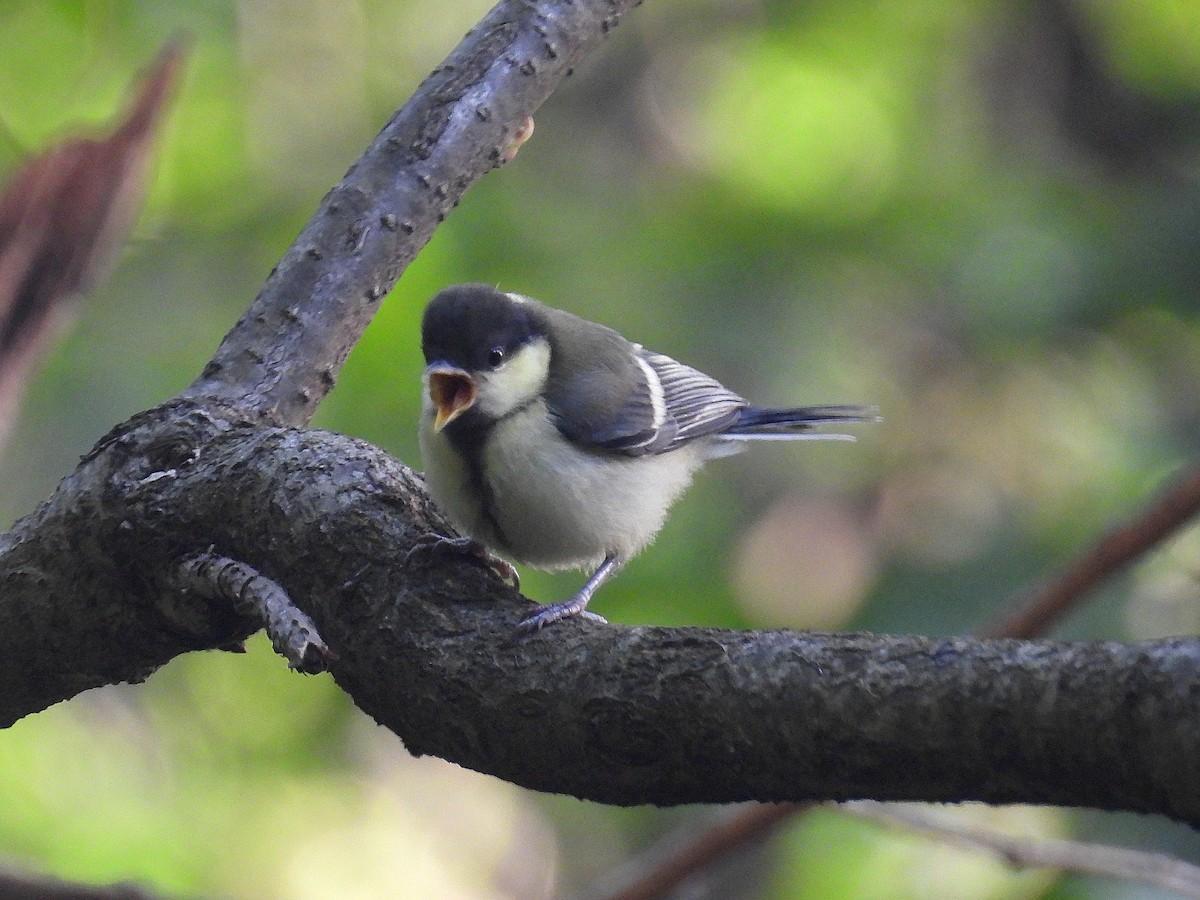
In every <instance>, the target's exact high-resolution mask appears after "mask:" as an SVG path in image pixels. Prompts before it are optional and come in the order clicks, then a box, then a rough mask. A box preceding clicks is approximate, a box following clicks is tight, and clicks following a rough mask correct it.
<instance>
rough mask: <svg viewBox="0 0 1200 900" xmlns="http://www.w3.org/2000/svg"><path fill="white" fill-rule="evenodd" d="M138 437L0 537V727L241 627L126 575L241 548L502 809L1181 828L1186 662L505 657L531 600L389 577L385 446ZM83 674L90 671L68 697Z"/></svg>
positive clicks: (1153, 647) (461, 584)
mask: <svg viewBox="0 0 1200 900" xmlns="http://www.w3.org/2000/svg"><path fill="white" fill-rule="evenodd" d="M159 415H161V416H163V417H168V418H169V421H184V422H186V423H187V427H186V428H184V429H181V430H179V431H177V432H176V433H175V439H174V440H170V441H165V440H164V434H165V433H168V432H166V431H164V428H163V425H162V423H161V422H160V421H156V416H155V415H153V414H148V415H147V416H146V417H144V419H143V420H142V421H141V422H139V423H137V424H135V426H134V427H133V428H131V429H129V430H126V431H123V432H121V433H120V434H118V435H115V436H114V437H113V438H112V439H111V440H109V441H108V442H107V443H106V444H105V445H104V446H103V447H101V448H100V449H99V450H98V451H97V452H96V453H95V454H94V455H93V456H92V457H91V458H90V459H89V461H88V462H87V463H86V464H85V465H84V466H83V467H82V468H81V469H80V471H79V472H77V473H76V474H75V475H74V476H72V479H69V480H68V482H67V483H66V484H65V486H64V489H63V490H61V491H60V492H59V493H58V494H57V495H56V496H55V497H54V498H52V499H51V501H49V502H48V503H47V504H46V505H45V506H43V508H42V509H41V510H39V512H38V514H37V515H36V516H35V517H32V518H31V519H28V520H24V521H22V522H21V523H19V525H18V527H17V528H16V529H15V530H14V532H13V533H12V534H10V535H8V536H6V538H5V540H4V542H2V543H0V563H3V564H5V565H6V566H7V567H8V570H10V571H18V572H23V573H25V574H24V576H23V577H21V578H16V579H13V580H12V581H11V582H10V583H8V584H6V585H5V603H4V604H3V605H2V606H0V630H3V631H4V633H6V634H13V633H19V632H21V631H22V628H25V629H28V630H34V631H36V632H38V633H47V634H52V635H54V638H55V641H54V642H53V643H51V644H50V645H48V646H42V647H38V648H33V647H29V646H28V645H19V646H18V647H16V648H14V650H13V651H12V652H10V653H9V654H7V655H5V656H3V657H0V683H3V684H5V685H6V686H9V687H11V688H12V690H10V691H6V692H4V693H2V694H0V721H5V722H8V721H12V719H14V718H15V717H17V716H19V715H21V714H22V713H24V712H27V711H28V710H29V707H30V704H31V702H32V701H33V698H35V697H40V699H39V700H38V703H39V704H40V706H44V705H46V704H48V703H50V702H54V701H55V700H58V699H63V698H65V697H67V696H70V695H71V694H73V693H75V692H77V691H79V690H82V689H83V688H85V687H89V686H91V685H92V684H100V683H106V682H108V681H112V680H117V679H121V678H129V677H138V676H139V675H142V674H144V673H145V672H146V671H147V670H148V669H149V668H152V667H153V666H154V665H156V664H160V663H162V662H165V661H166V660H167V659H169V658H170V657H171V656H173V655H176V654H177V653H179V652H181V651H182V650H183V649H187V648H191V647H201V646H219V645H221V644H223V643H226V642H228V641H229V640H230V639H231V638H234V637H236V636H237V635H238V634H239V633H240V632H241V631H244V630H245V629H246V628H247V624H246V623H245V622H244V620H242V619H241V618H239V617H238V616H237V615H236V613H235V611H232V610H230V611H228V612H225V611H223V610H221V609H216V610H213V609H212V605H211V604H202V605H200V606H199V607H197V608H196V609H194V610H192V611H190V613H189V614H187V615H181V614H180V613H179V612H178V611H177V610H175V608H174V607H175V606H176V604H177V603H178V602H179V597H178V592H157V591H156V589H155V588H154V587H153V585H154V584H155V583H156V579H155V578H154V577H153V571H150V572H147V568H148V567H149V568H150V569H151V570H152V569H153V568H154V567H155V566H171V565H175V563H174V560H176V559H177V558H178V556H179V551H178V549H177V548H179V547H188V546H197V545H203V546H207V545H209V544H212V545H213V546H215V548H216V550H215V552H217V553H221V552H223V548H226V547H236V548H238V551H237V552H238V555H239V557H240V558H241V559H244V560H245V561H246V563H247V564H248V565H250V566H253V567H254V568H255V569H256V570H258V571H260V572H262V573H263V575H265V576H266V577H268V578H270V579H272V580H273V581H275V582H278V584H279V585H281V586H282V588H283V589H284V590H286V591H287V592H288V594H289V595H290V596H292V597H293V598H297V599H300V598H303V604H304V609H305V611H306V612H307V613H308V614H309V615H311V617H312V619H313V621H314V622H315V623H316V625H317V627H318V628H319V629H320V633H321V635H322V636H323V637H324V639H325V641H326V642H327V644H328V646H329V647H330V648H331V649H332V651H333V652H334V653H336V654H337V657H338V662H336V663H335V664H334V665H333V666H332V672H333V673H334V675H335V677H336V678H337V680H338V683H339V684H341V685H342V687H343V688H345V689H346V691H347V692H348V693H349V694H350V695H351V696H352V697H353V698H354V700H355V702H356V703H357V704H358V705H359V707H361V708H362V709H363V710H364V711H366V712H367V713H369V714H370V715H371V716H373V717H374V718H375V719H376V720H377V721H378V722H380V723H381V724H383V725H386V726H387V727H389V728H391V729H392V730H393V731H395V732H396V733H397V734H398V735H399V736H400V737H401V738H402V739H403V740H404V742H405V744H406V746H407V747H408V748H409V749H410V750H411V751H412V752H414V753H417V754H426V753H428V754H434V755H437V756H440V757H442V758H445V759H448V760H451V761H453V762H457V763H459V764H460V765H463V766H466V767H468V768H472V769H476V770H478V771H483V772H489V773H491V774H494V775H497V776H499V777H501V778H504V779H506V780H509V781H512V782H514V783H516V784H520V785H524V786H526V787H530V788H534V789H537V790H544V791H555V792H561V793H569V794H573V795H576V796H579V797H585V798H589V799H593V800H598V801H601V802H606V803H616V804H631V803H657V804H674V803H693V802H727V801H732V800H749V799H758V800H766V801H780V800H791V801H799V800H807V799H849V798H857V797H872V798H876V799H917V798H919V799H926V800H943V801H957V800H966V799H976V800H985V801H989V802H997V803H1006V802H1032V803H1054V804H1063V805H1084V806H1093V807H1098V808H1103V809H1125V810H1137V811H1142V812H1159V813H1162V814H1164V815H1168V816H1172V817H1174V818H1177V819H1181V820H1183V821H1187V822H1192V823H1197V822H1200V753H1197V748H1198V747H1200V640H1193V639H1178V640H1163V641H1154V642H1144V643H1139V644H1120V643H1115V642H1096V643H1055V642H1032V643H1029V642H1018V641H978V640H968V639H956V640H941V641H932V640H925V639H921V638H910V637H876V636H871V635H861V634H849V635H819V634H800V633H790V632H730V631H722V630H719V629H699V628H689V629H666V628H626V627H616V626H601V625H598V624H595V623H591V622H586V621H580V622H569V623H564V624H563V625H562V626H561V627H556V628H555V629H553V630H551V631H549V632H545V633H542V634H539V635H537V636H533V637H530V638H528V639H525V640H515V639H514V630H515V627H516V625H517V623H518V622H519V621H521V620H522V619H523V618H524V617H525V616H526V615H527V614H528V612H529V603H528V601H527V600H525V599H524V598H522V597H521V596H520V595H519V594H517V593H515V592H514V591H513V590H512V589H511V588H510V587H508V586H507V585H505V584H503V583H502V582H501V581H500V580H499V579H498V578H496V577H495V576H493V575H492V574H490V573H489V572H487V571H486V570H484V569H482V568H480V567H476V566H470V565H465V566H464V565H462V564H461V563H458V562H457V561H451V562H448V563H447V562H439V561H437V560H434V561H432V562H431V564H430V565H428V566H421V567H405V564H404V563H405V560H406V557H407V554H408V551H409V549H410V548H411V547H412V546H413V544H414V542H415V541H416V540H417V539H418V537H419V536H420V535H421V534H423V533H425V532H427V531H430V530H441V529H443V528H444V527H445V523H444V522H442V521H441V520H440V518H439V517H438V516H437V514H436V512H435V511H434V510H433V509H432V508H431V507H430V506H429V505H428V501H427V500H426V498H425V495H424V494H423V493H422V491H421V485H420V482H419V479H417V478H416V477H415V476H414V475H413V474H412V473H411V472H409V471H408V470H407V469H406V468H405V467H403V466H402V465H400V464H399V463H397V462H395V461H394V460H392V459H391V458H389V457H387V456H386V455H385V454H383V453H382V452H380V451H378V450H376V449H374V448H372V447H370V446H369V445H366V444H363V443H361V442H356V441H351V440H349V439H347V438H343V437H339V436H336V435H328V434H321V433H317V432H307V433H306V432H295V431H287V430H280V429H261V428H246V427H244V426H243V425H240V424H239V423H238V422H236V421H230V420H221V419H218V418H215V417H213V416H212V415H211V413H209V412H208V411H206V410H199V409H196V410H188V409H187V408H186V407H180V408H176V409H173V410H168V411H166V412H164V413H161V414H159ZM197 446H200V447H202V448H203V449H202V452H200V453H197V452H195V448H196V447H197ZM330 460H337V464H336V465H330V464H329V461H330ZM81 515H86V517H87V520H88V527H87V530H86V533H87V534H88V535H89V536H90V540H91V541H92V542H94V546H90V547H84V548H74V552H73V553H72V554H70V556H71V558H72V559H77V558H79V557H80V556H81V555H82V553H86V554H88V555H91V554H98V555H100V556H101V557H102V558H104V559H106V560H108V564H109V567H110V571H109V572H107V573H106V575H107V578H108V579H109V580H110V582H111V583H110V584H108V585H107V590H106V589H105V587H106V586H105V584H104V583H103V580H102V579H99V578H97V577H96V573H94V572H93V573H91V574H90V575H89V576H88V578H87V579H86V580H85V581H83V582H82V583H80V584H77V585H74V586H73V582H72V581H71V578H70V576H71V575H73V574H74V573H73V572H68V573H67V576H68V577H66V578H65V579H63V578H61V577H60V576H59V575H58V574H57V573H56V574H55V575H54V577H49V576H48V575H47V573H45V572H44V571H43V570H40V569H37V568H35V565H36V561H38V560H43V559H60V558H61V557H62V552H61V550H60V549H59V544H58V542H59V541H63V540H67V539H69V537H70V536H71V535H77V534H78V533H79V530H80V525H79V522H78V521H77V519H78V517H79V516H81ZM47 545H49V546H47ZM47 550H49V551H50V552H49V553H47ZM156 561H161V562H156ZM59 565H60V566H63V567H69V566H70V565H71V559H67V560H63V561H61V562H60V563H59ZM134 573H142V577H143V579H145V578H146V577H147V576H150V578H149V580H148V581H146V582H145V584H144V587H143V589H142V591H141V592H140V594H139V595H138V596H137V597H136V598H135V601H134V602H132V603H131V602H129V600H128V598H127V596H126V595H125V594H124V593H117V591H118V590H124V589H127V587H128V585H129V584H130V583H131V581H130V578H131V576H132V575H133V574H134ZM38 574H40V575H41V576H42V578H41V580H39V578H38V577H37V575H38ZM75 590H87V591H88V592H89V593H88V596H87V603H88V604H89V606H90V607H91V611H92V621H91V625H90V628H89V630H87V631H86V632H85V631H77V630H76V629H75V628H73V627H71V626H72V624H73V623H72V622H71V620H70V617H71V616H72V615H75V616H79V615H81V613H79V612H78V609H79V601H78V599H77V598H76V597H75V595H74V591H75ZM205 616H207V618H205ZM44 620H46V621H49V622H53V623H56V624H58V625H59V627H57V628H47V627H46V625H45V624H44ZM197 623H198V624H197ZM31 626H33V627H32V628H31ZM72 639H74V641H75V643H72V642H71V641H72ZM80 660H82V662H83V663H84V665H85V666H86V668H82V671H83V672H87V671H91V670H92V669H93V668H94V669H95V670H96V671H95V672H94V674H93V675H92V676H91V680H90V683H89V682H84V681H82V680H81V678H82V676H81V674H80V673H81V666H80ZM102 661H106V662H107V664H108V665H109V666H111V667H113V668H109V669H107V670H102V669H101V668H100V666H101V662H102Z"/></svg>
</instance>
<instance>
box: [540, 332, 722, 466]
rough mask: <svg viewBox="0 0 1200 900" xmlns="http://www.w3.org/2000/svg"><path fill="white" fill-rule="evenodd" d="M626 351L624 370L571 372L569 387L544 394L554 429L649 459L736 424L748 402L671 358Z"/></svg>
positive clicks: (584, 442) (641, 350)
mask: <svg viewBox="0 0 1200 900" xmlns="http://www.w3.org/2000/svg"><path fill="white" fill-rule="evenodd" d="M630 346H631V349H632V350H633V351H634V352H633V353H632V354H630V355H626V356H625V357H624V358H625V359H628V360H630V365H629V366H628V368H627V369H624V370H623V371H621V372H620V373H615V372H596V371H589V372H587V373H582V372H581V373H576V374H575V375H574V376H573V377H572V379H571V381H572V383H571V384H569V385H564V389H563V390H561V391H558V392H556V393H555V394H554V395H552V396H549V397H548V401H549V407H550V412H551V415H552V416H553V417H554V419H555V424H556V425H557V426H558V429H559V431H561V432H562V433H563V434H564V435H566V437H567V438H569V439H570V440H572V441H574V442H575V443H577V444H581V445H583V446H586V447H593V448H596V449H602V450H609V451H613V452H617V453H623V454H626V455H628V456H647V455H650V454H655V453H666V452H667V451H669V450H674V449H676V448H678V447H680V446H682V445H683V444H685V443H687V442H688V441H690V440H694V439H695V438H698V437H703V436H705V435H709V434H717V433H719V432H721V431H722V430H724V429H725V428H728V427H730V426H731V425H733V424H734V423H735V422H736V421H737V420H738V415H739V412H740V411H741V410H742V409H743V408H745V406H746V401H745V400H743V399H742V398H741V397H740V396H738V395H737V394H735V393H733V391H730V390H729V389H728V388H726V387H724V386H723V385H721V384H720V382H718V381H716V380H714V379H712V378H709V377H708V376H707V375H705V374H704V373H702V372H698V371H696V370H695V369H693V368H690V367H689V366H685V365H683V364H682V363H678V362H676V361H675V360H673V359H671V358H670V357H669V356H664V355H662V354H661V353H654V352H652V351H649V350H645V349H644V348H642V347H640V346H638V345H636V344H634V345H630ZM589 398H590V399H589ZM600 398H603V399H600Z"/></svg>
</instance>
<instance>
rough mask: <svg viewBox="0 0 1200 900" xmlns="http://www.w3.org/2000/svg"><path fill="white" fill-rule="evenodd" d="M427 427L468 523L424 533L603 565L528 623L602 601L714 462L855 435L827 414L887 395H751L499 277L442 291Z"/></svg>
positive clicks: (452, 514) (524, 556)
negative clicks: (839, 398) (789, 443)
mask: <svg viewBox="0 0 1200 900" xmlns="http://www.w3.org/2000/svg"><path fill="white" fill-rule="evenodd" d="M421 347H422V351H423V353H424V357H425V363H426V366H425V371H424V374H423V376H422V385H423V391H422V409H421V417H420V425H419V439H420V447H421V455H422V460H423V463H424V466H425V480H426V484H427V486H428V490H429V493H430V495H431V496H432V498H433V500H434V502H435V504H436V505H437V506H438V507H439V508H440V509H441V510H442V511H443V512H444V513H445V514H446V516H447V517H448V518H449V520H450V522H451V523H452V524H453V525H454V526H455V527H456V529H457V530H458V531H460V532H461V533H462V536H455V537H448V536H443V535H428V536H426V538H427V539H428V540H426V541H423V542H421V543H420V544H419V545H418V549H421V550H424V549H438V550H451V551H461V552H464V553H470V554H472V555H474V556H476V557H478V558H480V559H482V560H484V561H485V562H486V563H488V564H489V565H490V566H492V567H493V568H494V569H495V570H496V571H497V572H498V573H499V574H501V575H502V576H504V577H507V578H510V579H511V580H512V581H513V583H514V586H518V585H519V579H518V578H517V574H516V570H515V569H514V568H513V566H512V565H511V563H510V562H508V561H509V560H512V561H513V562H516V563H520V564H523V565H528V566H531V567H534V568H539V569H548V570H559V569H584V570H587V571H590V573H591V574H590V576H589V577H588V578H587V580H586V582H585V583H584V585H583V587H582V588H580V589H579V591H577V592H576V593H575V594H574V595H572V596H571V597H569V598H567V599H566V600H563V601H561V602H557V603H552V604H548V605H544V606H542V607H541V608H540V609H539V610H538V611H537V612H536V613H534V614H533V615H531V616H529V617H527V618H526V619H524V620H523V621H522V622H521V623H520V625H519V626H518V632H521V633H529V632H536V631H540V630H541V629H543V628H545V627H546V626H547V625H550V624H552V623H554V622H557V621H559V620H561V619H566V618H568V617H571V616H576V615H580V614H583V615H584V616H587V617H589V618H593V619H598V620H599V621H603V619H600V617H598V616H596V615H595V614H593V613H589V612H586V610H587V606H588V603H589V602H590V601H591V599H592V596H593V595H594V594H595V593H596V591H597V590H598V589H599V588H600V587H601V586H602V585H604V584H605V583H606V582H608V581H609V580H611V579H612V577H613V576H614V575H616V574H617V573H618V572H619V571H620V570H621V569H622V567H624V566H625V564H626V563H627V562H629V560H630V559H631V558H632V557H633V556H634V555H635V554H637V553H638V552H639V551H640V550H642V549H643V548H645V547H646V545H648V544H649V543H650V542H651V541H652V540H653V538H654V536H655V535H656V533H657V532H658V530H659V528H660V527H661V526H662V524H663V522H664V520H665V519H666V516H667V512H668V510H669V508H670V507H671V505H672V504H673V503H674V501H675V500H676V499H677V498H678V497H679V495H680V494H681V493H682V492H683V491H684V489H685V488H686V487H687V486H688V484H689V483H690V482H691V480H692V476H693V475H694V474H695V472H696V470H697V469H699V468H700V467H701V466H702V465H703V464H704V463H705V462H707V461H708V460H710V459H714V458H717V457H721V456H726V455H728V454H730V453H736V452H738V451H739V450H741V449H743V448H744V447H745V446H746V445H747V444H748V443H749V442H752V441H757V440H796V439H825V440H830V439H832V440H853V439H854V438H853V436H851V435H847V434H841V433H828V432H823V431H819V430H817V429H819V428H820V427H821V426H824V425H829V424H839V425H840V424H845V423H854V422H870V421H876V420H877V419H878V415H877V411H876V410H875V408H874V407H870V406H861V405H830V406H801V407H794V408H789V409H769V408H764V407H758V406H753V405H751V404H750V403H749V402H748V401H747V400H745V399H743V398H742V397H741V396H740V395H738V394H736V393H734V392H733V391H731V390H729V389H728V388H726V387H725V386H724V385H722V384H721V383H720V382H718V381H717V380H715V379H713V378H711V377H709V376H708V375H705V374H704V373H702V372H699V371H697V370H696V369H693V368H691V367H689V366H686V365H684V364H682V363H680V362H677V361H675V360H674V359H672V358H671V357H669V356H665V355H663V354H661V353H655V352H654V351H652V350H647V349H646V348H645V347H643V346H642V345H641V344H637V343H634V342H632V341H629V340H627V339H626V338H624V337H622V336H621V335H620V334H619V333H618V332H616V331H614V330H613V329H611V328H608V327H607V326H604V325H600V324H598V323H595V322H591V321H588V320H586V319H583V318H580V317H579V316H576V315H574V314H572V313H569V312H566V311H563V310H559V309H555V308H553V307H550V306H547V305H545V304H543V303H540V302H539V301H537V300H534V299H532V298H530V297H525V296H522V295H521V294H516V293H511V292H506V291H502V290H500V289H499V288H497V287H493V286H491V285H488V284H459V285H454V286H451V287H447V288H445V289H444V290H442V291H440V292H439V293H438V294H437V295H436V296H434V297H433V299H432V300H431V301H430V302H429V304H428V306H427V307H426V309H425V312H424V315H423V318H422V322H421Z"/></svg>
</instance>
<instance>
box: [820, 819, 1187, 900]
mask: <svg viewBox="0 0 1200 900" xmlns="http://www.w3.org/2000/svg"><path fill="white" fill-rule="evenodd" d="M838 807H839V808H840V809H842V810H845V811H846V812H848V813H850V814H851V815H853V816H855V817H857V818H860V819H866V820H868V821H871V822H877V823H880V824H882V825H888V826H898V827H901V828H906V829H908V830H910V831H919V832H922V833H924V834H928V835H931V836H933V837H936V838H938V839H940V840H942V841H945V842H947V843H951V844H958V845H960V846H963V847H969V848H972V849H976V850H984V851H987V852H989V853H993V854H995V855H997V856H999V857H1001V858H1002V859H1003V860H1004V861H1005V862H1006V863H1008V864H1009V865H1010V866H1014V867H1016V868H1023V869H1033V868H1037V869H1059V870H1061V871H1064V872H1072V873H1075V874H1077V875H1091V876H1096V877H1100V878H1114V879H1117V880H1119V881H1128V882H1132V883H1134V884H1142V885H1147V886H1149V887H1154V888H1159V889H1160V890H1165V891H1173V892H1174V893H1177V894H1180V895H1181V896H1184V897H1195V898H1200V867H1197V866H1194V865H1192V864H1191V863H1187V862H1184V861H1183V860H1180V859H1175V858H1174V857H1171V856H1167V855H1165V854H1162V853H1148V852H1145V851H1142V850H1131V849H1129V848H1126V847H1112V846H1107V845H1104V844H1091V843H1085V842H1083V841H1067V840H1058V839H1054V838H1018V837H1012V836H1010V835H1006V834H1000V833H998V832H996V831H993V830H991V829H988V828H981V827H979V826H978V825H973V824H970V823H968V822H962V821H955V820H953V819H951V818H950V817H949V816H945V815H939V814H938V813H936V812H934V811H933V810H931V809H929V808H928V807H924V806H921V805H918V804H911V803H880V802H879V801H877V800H851V801H849V802H847V803H841V804H838Z"/></svg>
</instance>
